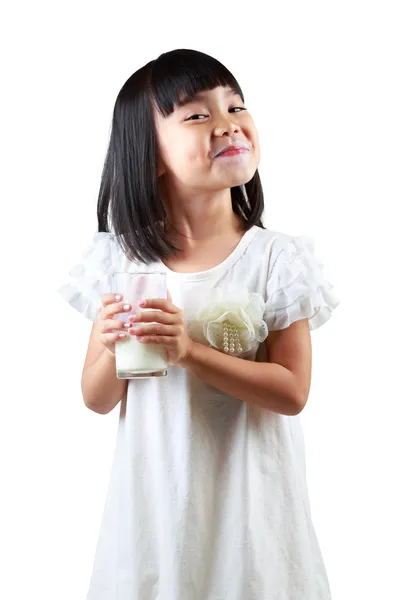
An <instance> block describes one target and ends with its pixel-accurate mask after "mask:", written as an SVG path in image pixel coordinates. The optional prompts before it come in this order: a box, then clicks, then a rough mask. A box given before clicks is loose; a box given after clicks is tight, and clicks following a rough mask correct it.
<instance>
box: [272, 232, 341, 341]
mask: <svg viewBox="0 0 400 600" xmlns="http://www.w3.org/2000/svg"><path fill="white" fill-rule="evenodd" d="M323 266H324V265H323V263H322V262H320V260H318V258H317V256H316V255H315V243H314V240H313V239H312V238H311V237H308V236H305V235H300V236H296V237H292V238H290V239H289V240H286V241H285V242H284V245H283V248H281V249H280V250H279V252H278V254H277V256H276V258H275V259H274V261H273V262H272V266H271V272H270V274H269V277H268V282H267V289H266V304H265V312H264V319H265V321H266V323H267V326H268V329H269V331H275V330H277V329H285V328H286V327H289V325H291V324H292V323H293V322H294V321H298V320H299V319H304V318H308V323H309V328H310V329H317V328H318V327H320V326H321V325H323V324H324V323H325V322H326V321H327V320H328V319H330V317H331V316H332V312H333V310H334V309H335V308H336V307H337V306H338V304H339V303H340V300H339V298H338V296H337V295H336V294H335V292H333V291H332V288H333V286H332V284H331V283H330V282H329V281H327V280H326V279H325V276H324V272H323Z"/></svg>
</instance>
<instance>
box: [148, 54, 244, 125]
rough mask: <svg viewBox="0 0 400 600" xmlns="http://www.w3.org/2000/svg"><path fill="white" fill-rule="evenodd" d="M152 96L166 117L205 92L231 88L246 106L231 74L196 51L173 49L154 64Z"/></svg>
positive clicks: (210, 58) (208, 57) (207, 56)
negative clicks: (219, 88)
mask: <svg viewBox="0 0 400 600" xmlns="http://www.w3.org/2000/svg"><path fill="white" fill-rule="evenodd" d="M149 84H150V94H151V96H152V100H153V102H154V104H155V105H156V107H157V108H158V110H159V112H160V113H161V114H162V116H163V117H167V116H168V115H170V114H171V113H172V112H173V111H174V108H175V107H177V106H179V105H182V103H186V102H189V101H190V100H193V99H194V97H195V96H196V95H197V94H198V93H200V92H202V91H206V90H212V89H214V88H215V87H218V86H224V87H225V86H227V87H230V88H231V89H232V90H233V91H234V92H235V93H237V94H239V96H240V97H241V99H242V102H243V103H244V96H243V92H242V90H241V88H240V86H239V84H238V82H237V81H236V79H235V78H234V76H233V75H232V73H231V72H230V71H229V70H228V69H227V68H226V67H225V66H224V65H223V64H222V63H220V62H219V61H218V60H216V59H215V58H213V57H212V56H209V55H208V54H204V53H203V52H198V51H197V50H186V49H185V50H173V51H171V52H166V53H164V54H161V55H160V56H159V57H158V58H157V60H156V61H154V63H153V68H152V73H151V76H150V81H149Z"/></svg>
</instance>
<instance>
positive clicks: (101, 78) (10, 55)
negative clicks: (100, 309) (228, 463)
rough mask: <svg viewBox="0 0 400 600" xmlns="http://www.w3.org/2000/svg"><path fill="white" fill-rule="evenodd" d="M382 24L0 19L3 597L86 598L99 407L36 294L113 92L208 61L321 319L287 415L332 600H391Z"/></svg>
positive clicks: (291, 18) (79, 344) (68, 14)
mask: <svg viewBox="0 0 400 600" xmlns="http://www.w3.org/2000/svg"><path fill="white" fill-rule="evenodd" d="M398 8H399V4H398V3H397V2H387V1H384V0H380V1H379V2H378V1H376V2H369V1H364V2H355V1H350V0H346V1H342V0H340V1H338V0H336V2H327V1H321V0H319V1H315V2H309V1H304V2H288V1H286V2H279V3H278V2H263V3H260V2H258V1H257V2H256V1H254V0H253V1H251V0H246V1H245V2H243V1H241V2H218V3H217V2H207V1H205V0H202V2H199V3H198V4H196V3H193V2H191V3H189V4H186V3H178V2H173V1H172V2H163V3H159V4H157V3H155V2H145V3H143V4H142V3H139V2H135V3H130V2H122V1H117V0H114V1H113V2H99V1H98V0H97V1H96V2H85V1H82V0H80V1H79V2H76V1H70V2H68V3H67V2H64V3H61V2H40V1H37V2H31V3H28V2H19V3H14V4H12V5H10V7H9V8H8V9H7V11H6V13H5V14H4V11H3V19H2V26H1V28H2V32H1V36H0V39H1V42H0V43H1V46H2V48H1V51H2V52H1V56H2V78H1V79H2V94H1V111H0V114H1V165H2V170H1V171H2V184H1V196H2V217H3V222H2V227H1V236H0V237H1V259H2V260H1V266H2V292H1V301H2V307H3V309H2V312H1V314H2V320H1V329H2V346H3V348H2V349H3V354H2V356H3V358H2V359H1V364H2V367H3V369H2V376H1V419H0V420H1V425H0V427H1V431H0V434H1V435H0V444H1V448H0V456H1V511H0V519H1V521H0V540H1V541H0V552H1V556H0V564H1V578H0V596H1V597H2V598H4V599H7V600H17V599H18V600H20V599H21V600H22V599H25V598H40V599H41V600H55V599H57V600H71V599H74V600H84V599H85V594H86V590H87V587H88V584H89V578H90V575H91V568H92V561H93V557H94V551H95V544H96V541H97V535H98V530H99V525H100V519H101V515H102V511H103V503H104V499H105V494H106V490H107V484H108V477H109V470H110V467H111V459H112V453H113V450H114V443H115V435H116V427H117V421H118V416H119V406H118V407H117V408H115V409H114V410H113V411H112V412H111V413H110V414H108V415H105V416H101V415H98V414H96V413H93V412H91V411H89V410H88V409H87V408H86V407H85V406H84V404H83V400H82V396H81V390H80V376H81V370H82V366H83V361H84V357H85V353H86V349H87V342H88V336H89V332H90V329H91V322H90V321H88V320H86V319H84V318H83V317H82V316H81V315H80V314H79V313H78V312H77V311H75V310H74V309H72V308H71V307H70V306H69V305H68V304H67V303H66V302H65V301H63V299H62V298H61V297H59V296H58V295H57V294H56V292H55V290H56V289H57V287H58V286H59V285H60V284H61V283H63V282H64V281H65V280H66V279H67V278H68V275H67V273H68V270H69V269H70V268H71V267H72V266H73V265H74V264H75V263H76V262H78V261H79V257H80V252H81V251H82V249H83V248H85V247H86V246H87V245H88V244H90V243H91V239H92V235H93V233H94V232H95V231H96V227H97V220H96V203H97V194H98V188H99V183H100V175H101V168H102V165H103V160H104V157H105V151H106V143H107V140H108V135H109V129H110V125H111V115H112V110H113V106H114V102H115V99H116V96H117V93H118V91H119V90H120V88H121V86H122V85H123V83H124V82H125V81H126V79H127V78H128V77H129V76H130V75H131V74H132V73H133V72H134V71H136V70H137V69H138V68H140V67H141V66H142V65H143V64H145V63H147V62H148V61H149V60H152V59H155V58H156V57H157V56H158V55H159V54H160V53H161V52H165V51H168V50H172V49H175V48H193V49H196V50H201V51H203V52H206V53H208V54H211V55H214V56H215V57H216V58H218V59H219V60H220V61H221V62H223V63H224V64H225V65H226V66H227V67H228V68H229V69H230V70H231V71H232V72H233V74H234V75H235V76H236V78H237V79H238V81H239V83H240V85H241V86H242V88H243V91H244V94H245V102H246V104H245V105H246V106H247V107H248V109H249V110H250V112H251V113H252V115H253V118H254V120H255V123H256V125H257V128H258V131H259V136H260V142H261V164H260V175H261V178H262V183H263V188H264V194H265V205H266V211H265V223H266V225H267V227H268V228H270V229H275V230H279V231H283V232H286V233H291V234H293V235H298V234H306V235H310V236H312V237H313V238H314V239H315V242H316V250H317V252H318V256H319V257H320V258H321V260H322V262H323V263H324V265H325V274H326V277H327V278H328V280H329V281H331V282H332V283H333V284H334V286H335V291H336V293H337V294H338V295H339V297H340V299H341V304H340V305H339V307H338V308H337V309H336V311H334V314H333V317H332V319H331V320H330V321H328V322H327V323H326V324H325V325H324V326H323V327H322V328H320V329H318V330H315V331H314V332H312V342H313V376H312V388H311V394H310V397H309V400H308V404H307V406H306V408H305V409H304V411H303V412H302V413H301V414H302V422H303V427H304V435H305V442H306V451H307V474H308V485H309V493H310V501H311V508H312V515H313V522H314V526H315V529H316V532H317V536H318V539H319V542H320V545H321V548H322V552H323V556H324V560H325V564H326V568H327V572H328V576H329V580H330V584H331V589H332V596H333V600H354V599H359V598H360V599H361V598H362V599H363V600H368V599H371V600H372V599H374V600H376V599H377V598H388V599H389V598H390V599H391V598H395V597H399V596H400V592H399V580H398V562H399V558H400V556H399V550H398V548H399V545H398V540H399V534H400V528H399V511H398V507H399V506H400V496H399V491H398V490H399V485H398V481H397V479H398V474H399V468H398V459H399V442H398V435H397V432H398V428H399V400H400V394H399V385H398V381H399V379H398V375H399V367H398V364H399V359H400V356H399V350H398V345H399V344H398V341H399V333H400V332H399V312H398V311H399V309H398V306H399V291H400V290H399V285H398V278H399V259H400V252H399V241H398V239H399V238H398V234H399V219H398V204H399V197H400V194H399V191H400V183H399V163H400V143H399V140H400V111H399V106H400V89H399V56H400V41H399V40H400V37H399V26H400V20H399V15H398V13H397V9H398ZM227 600H228V599H227ZM244 600H245V599H244ZM265 600H269V599H265ZM288 600H289V599H288ZM290 600H291V599H290Z"/></svg>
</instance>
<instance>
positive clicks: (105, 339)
mask: <svg viewBox="0 0 400 600" xmlns="http://www.w3.org/2000/svg"><path fill="white" fill-rule="evenodd" d="M121 335H122V336H124V338H125V339H126V338H127V337H128V334H126V333H123V332H122V331H116V332H115V333H102V334H101V335H100V339H101V341H102V343H103V344H104V345H105V346H109V347H112V346H113V345H114V344H115V342H117V341H119V340H121V339H124V338H122V337H120V336H121Z"/></svg>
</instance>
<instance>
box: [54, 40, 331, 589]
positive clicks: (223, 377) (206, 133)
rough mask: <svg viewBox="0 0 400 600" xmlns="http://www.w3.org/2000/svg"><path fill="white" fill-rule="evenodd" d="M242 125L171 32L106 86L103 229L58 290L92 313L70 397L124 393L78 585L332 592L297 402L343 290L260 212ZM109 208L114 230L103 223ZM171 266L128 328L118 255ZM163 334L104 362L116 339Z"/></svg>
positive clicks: (199, 61)
mask: <svg viewBox="0 0 400 600" xmlns="http://www.w3.org/2000/svg"><path fill="white" fill-rule="evenodd" d="M259 160H260V147H259V141H258V136H257V130H256V127H255V124H254V122H253V120H252V117H251V115H250V113H249V111H248V109H247V108H246V107H245V104H244V96H243V93H242V90H241V88H240V87H239V84H238V82H237V81H236V79H235V78H234V77H233V75H232V74H231V73H230V72H229V71H228V70H227V69H226V68H225V67H224V66H223V65H222V64H221V63H220V62H218V61H217V60H215V59H214V58H212V57H210V56H208V55H206V54H203V53H201V52H197V51H194V50H174V51H172V52H167V53H165V54H162V55H161V56H159V57H158V58H157V59H156V60H154V61H151V62H149V63H148V64H147V65H145V66H144V67H143V68H141V69H139V70H138V71H137V72H136V73H134V74H133V75H132V76H131V77H130V78H129V79H128V80H127V81H126V83H125V84H124V85H123V87H122V89H121V90H120V92H119V94H118V97H117V100H116V103H115V108H114V113H113V123H112V132H111V138H110V143H109V148H108V152H107V157H106V161H105V165H104V171H103V176H102V181H101V187H100V194H99V200H98V212H97V214H98V230H99V231H98V232H97V233H95V235H94V238H93V242H92V244H91V245H90V247H89V248H88V250H87V252H86V253H85V254H84V255H83V259H82V264H79V265H77V266H76V267H74V269H72V270H71V271H70V275H71V277H72V278H71V280H70V282H69V283H67V284H66V285H65V286H63V287H62V288H60V290H59V291H60V293H61V294H62V296H63V297H64V298H65V299H66V300H67V301H68V302H69V303H70V304H71V305H72V306H73V307H74V308H76V309H77V310H78V311H80V312H81V313H82V314H83V315H84V316H85V317H87V318H89V319H90V320H91V321H93V328H92V332H91V336H90V340H89V345H88V351H87V356H86V360H85V364H84V368H83V373H82V391H83V398H84V401H85V404H86V405H87V406H88V407H89V408H91V409H92V410H94V411H96V412H98V413H101V414H106V413H109V412H110V411H111V410H112V409H113V408H114V407H115V406H116V405H117V404H118V403H120V416H119V426H118V434H117V445H116V450H115V456H114V461H113V466H112V471H111V477H110V483H109V490H108V495H107V500H106V503H105V509H104V515H103V519H102V523H101V529H100V534H99V539H98V544H97V551H96V556H95V561H94V567H93V573H92V578H91V582H90V588H89V592H88V596H87V600H272V599H276V600H328V599H330V597H331V596H330V591H329V584H328V579H327V574H326V571H325V566H324V562H323V558H322V556H321V551H320V547H319V544H318V541H317V538H316V534H315V531H314V527H313V524H312V520H311V515H310V506H309V501H308V491H307V483H306V471H305V453H304V446H303V437H302V429H301V424H300V417H299V414H300V412H301V411H302V409H303V408H304V406H305V404H306V402H307V397H308V394H309V389H310V380H311V340H310V330H311V329H316V328H317V327H319V326H321V325H322V324H323V323H325V322H326V321H327V320H328V319H329V318H330V316H331V313H332V310H333V309H334V308H335V307H336V306H337V304H338V303H339V300H338V298H337V296H336V295H335V294H334V293H333V292H332V285H331V284H330V283H329V282H328V281H327V280H326V279H325V278H324V274H323V270H322V267H323V264H322V263H320V262H319V261H318V259H317V258H316V256H315V254H314V242H313V240H312V238H309V237H305V236H291V235H288V234H284V233H281V232H277V231H271V230H269V229H267V228H265V227H264V225H263V224H262V221H261V217H262V213H263V209H264V203H263V192H262V187H261V182H260V177H259V174H258V170H257V168H258V165H259ZM109 223H111V224H112V228H113V232H111V226H110V225H109ZM152 270H155V271H160V270H163V271H165V272H166V273H167V283H168V290H169V293H168V299H162V298H149V299H147V300H146V303H145V305H144V308H146V309H157V310H149V311H147V310H146V311H144V312H143V311H139V312H138V314H136V315H131V317H132V318H131V323H130V325H129V323H128V327H129V330H126V329H125V330H122V323H123V321H122V320H118V319H116V318H115V315H117V314H118V313H121V312H123V311H124V310H128V311H129V310H130V308H131V307H130V306H129V305H128V306H125V304H124V299H123V298H122V297H121V293H119V294H118V292H121V290H114V289H111V285H110V281H111V275H112V273H114V272H116V271H131V272H140V271H152ZM127 335H136V336H138V339H140V341H141V342H142V343H143V344H146V343H149V342H152V343H157V344H162V345H163V346H164V348H165V352H166V355H167V359H168V363H169V368H168V375H167V376H166V377H164V378H158V379H157V378H148V379H136V380H118V379H117V378H116V376H115V354H114V351H115V342H116V340H117V339H119V337H120V336H127Z"/></svg>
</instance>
